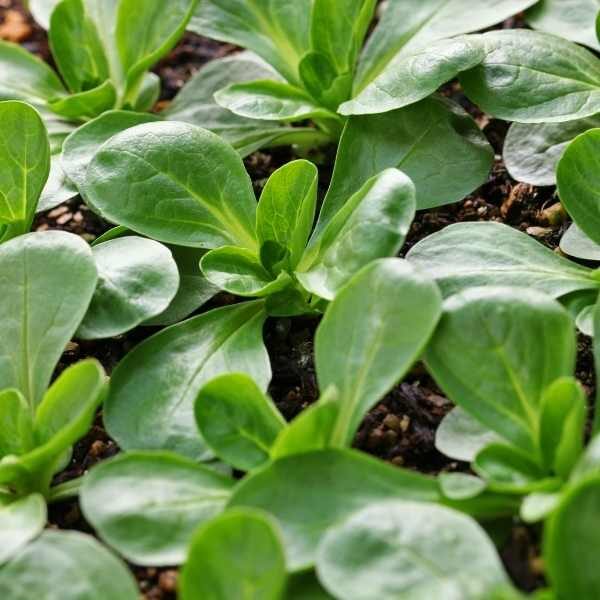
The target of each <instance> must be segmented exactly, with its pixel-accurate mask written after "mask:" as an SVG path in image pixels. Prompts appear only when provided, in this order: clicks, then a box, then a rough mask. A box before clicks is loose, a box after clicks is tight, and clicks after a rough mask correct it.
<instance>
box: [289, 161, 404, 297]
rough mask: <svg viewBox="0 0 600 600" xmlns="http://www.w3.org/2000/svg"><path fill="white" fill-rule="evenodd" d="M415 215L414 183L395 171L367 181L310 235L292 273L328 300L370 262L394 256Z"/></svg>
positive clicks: (308, 288) (310, 289) (402, 242)
mask: <svg viewBox="0 0 600 600" xmlns="http://www.w3.org/2000/svg"><path fill="white" fill-rule="evenodd" d="M414 216H415V187H414V185H413V183H412V181H411V180H410V179H409V178H408V177H407V176H406V175H405V174H404V173H402V172H401V171H398V170H397V169H386V170H385V171H383V172H382V173H380V174H379V175H377V176H375V177H372V178H371V179H369V180H368V181H367V182H366V183H365V184H364V185H363V186H362V187H361V188H360V189H359V190H358V191H357V192H356V193H355V194H354V195H352V196H351V197H350V198H348V200H347V202H346V203H345V204H344V205H343V206H341V207H340V209H339V211H338V212H337V214H336V215H334V216H333V217H332V218H331V220H329V222H328V223H327V226H326V227H324V228H323V230H322V232H321V233H319V234H315V235H314V236H313V238H312V239H311V242H310V246H309V249H308V250H307V252H306V254H305V255H304V257H303V259H302V260H301V261H300V264H299V265H298V270H297V272H296V277H297V278H298V280H299V281H300V283H301V284H302V285H303V286H304V288H305V289H307V290H308V291H310V292H311V293H313V294H316V295H318V296H320V297H321V298H325V299H326V300H332V299H333V298H334V297H335V295H336V293H337V292H338V290H339V289H340V288H341V287H342V286H343V285H344V284H345V283H347V281H348V280H349V279H350V278H351V277H352V276H353V275H354V274H355V273H356V272H357V271H359V270H360V269H361V268H363V267H364V266H365V265H368V264H369V263H370V262H372V261H373V260H376V259H379V258H384V257H388V256H395V255H396V254H397V253H398V251H399V250H400V248H401V247H402V244H404V240H405V238H406V235H407V234H408V230H409V229H410V226H411V224H412V220H413V218H414Z"/></svg>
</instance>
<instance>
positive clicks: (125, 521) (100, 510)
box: [80, 452, 234, 566]
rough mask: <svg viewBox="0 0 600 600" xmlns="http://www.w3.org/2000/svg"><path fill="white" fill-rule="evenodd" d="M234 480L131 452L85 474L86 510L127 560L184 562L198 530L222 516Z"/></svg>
mask: <svg viewBox="0 0 600 600" xmlns="http://www.w3.org/2000/svg"><path fill="white" fill-rule="evenodd" d="M233 483H234V482H233V480H231V479H230V478H228V477H225V476H224V475H221V474H219V473H216V472H215V471H213V470H211V469H208V468H207V467H203V466H201V465H198V464H196V463H195V462H193V461H191V460H188V459H185V458H183V457H181V456H177V455H175V454H170V453H166V452H129V453H125V454H122V455H120V456H118V457H116V458H114V459H112V460H110V461H106V462H103V463H101V464H100V465H99V466H97V467H95V468H94V469H92V470H91V471H90V473H89V474H88V475H86V478H85V481H84V483H83V486H82V488H81V492H80V496H81V508H82V510H83V512H84V514H85V517H86V519H87V520H88V521H89V522H90V523H91V525H92V526H93V527H94V528H95V529H96V531H97V532H98V534H99V535H100V537H101V538H102V539H103V540H105V541H106V542H107V543H108V544H110V545H111V546H112V547H113V548H115V549H116V550H117V551H118V552H119V553H120V554H122V555H123V556H125V557H126V558H127V559H128V560H130V561H132V562H134V563H136V564H140V565H154V566H166V565H176V564H180V563H182V562H183V561H184V560H185V555H186V550H187V547H188V545H189V542H190V540H191V538H192V534H193V533H194V530H195V529H196V527H197V526H198V525H199V524H201V523H203V522H204V521H208V520H209V519H211V518H212V517H214V516H215V515H217V514H219V513H220V512H221V510H222V509H223V507H224V506H225V503H226V502H227V499H228V498H229V495H230V493H231V489H232V487H233Z"/></svg>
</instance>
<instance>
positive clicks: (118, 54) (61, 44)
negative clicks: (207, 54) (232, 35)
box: [0, 0, 197, 121]
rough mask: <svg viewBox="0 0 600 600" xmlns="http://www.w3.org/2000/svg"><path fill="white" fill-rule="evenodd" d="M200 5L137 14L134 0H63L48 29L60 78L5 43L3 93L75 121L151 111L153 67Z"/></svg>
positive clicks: (179, 2) (193, 0)
mask: <svg viewBox="0 0 600 600" xmlns="http://www.w3.org/2000/svg"><path fill="white" fill-rule="evenodd" d="M196 4H197V0H176V1H175V2H172V3H170V4H169V7H168V10H166V5H164V4H163V3H161V2H155V1H152V2H147V3H145V5H144V11H143V13H141V14H140V13H139V10H138V8H139V7H138V4H137V2H136V1H135V0H114V1H110V2H102V3H98V2H94V1H91V0H61V1H60V2H58V3H57V4H56V6H55V7H54V8H53V10H52V13H51V16H50V26H49V30H48V38H49V42H50V47H51V50H52V53H53V58H54V61H55V63H56V66H57V68H58V72H59V74H60V77H59V74H57V73H55V72H54V71H53V70H52V69H51V68H50V67H49V66H47V65H46V64H45V63H43V62H42V61H41V60H39V59H38V58H36V57H35V56H33V55H32V54H29V53H28V52H27V51H26V50H24V49H22V48H20V47H19V46H17V45H14V44H11V43H8V42H2V43H1V44H0V58H1V63H2V65H3V69H2V75H1V77H0V95H1V96H2V97H4V98H9V99H10V98H18V99H20V100H25V101H27V102H31V103H32V104H34V105H36V106H41V107H43V108H45V109H46V110H48V111H50V112H51V113H53V114H55V115H57V116H59V117H63V118H65V119H67V120H74V121H80V120H86V119H89V118H92V117H96V116H98V115H99V114H101V113H103V112H104V111H106V110H110V109H113V108H120V107H126V108H129V109H134V110H135V109H138V110H149V109H150V108H151V106H152V104H153V103H154V102H155V100H156V98H157V96H158V89H159V87H158V86H159V81H158V78H157V76H156V75H153V74H150V73H148V69H149V68H150V67H151V66H152V65H153V64H155V63H156V62H157V61H158V60H160V58H162V57H163V56H164V55H165V54H166V53H168V52H169V51H170V50H171V48H172V47H173V46H174V45H175V44H176V42H177V41H178V40H179V38H180V36H181V35H182V34H183V32H184V30H185V28H186V25H187V23H188V21H189V19H190V17H191V15H192V13H193V11H194V9H195V7H196ZM61 79H62V80H61ZM63 82H64V84H63Z"/></svg>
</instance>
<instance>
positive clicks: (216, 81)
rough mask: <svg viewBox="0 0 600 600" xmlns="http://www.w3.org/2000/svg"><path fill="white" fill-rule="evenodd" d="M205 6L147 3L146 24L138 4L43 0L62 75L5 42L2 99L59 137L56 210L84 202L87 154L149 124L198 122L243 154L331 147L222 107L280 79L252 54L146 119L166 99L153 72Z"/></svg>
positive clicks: (216, 68) (215, 71) (203, 78)
mask: <svg viewBox="0 0 600 600" xmlns="http://www.w3.org/2000/svg"><path fill="white" fill-rule="evenodd" d="M196 4H197V0H177V1H176V2H171V3H169V4H168V5H167V4H165V3H164V2H160V1H153V2H148V3H144V12H143V18H141V17H140V15H139V14H138V13H139V8H140V7H139V6H138V2H137V0H110V1H107V2H98V1H97V0H61V1H60V2H56V1H48V0H44V1H37V2H35V1H34V2H33V3H32V5H31V8H32V9H33V10H34V13H35V14H36V16H39V18H40V19H41V20H42V21H43V22H46V20H47V21H48V25H49V32H48V35H49V40H50V48H51V50H52V53H53V57H54V62H55V64H56V66H57V67H58V71H59V74H57V73H55V72H54V71H53V70H52V68H51V67H50V66H48V65H46V64H45V63H43V62H42V61H41V60H40V59H38V58H37V57H35V56H33V55H32V54H29V53H28V52H27V51H26V50H24V49H23V48H21V47H20V46H17V45H14V44H10V43H8V42H0V64H1V65H2V69H0V71H1V72H0V98H2V99H19V100H24V101H26V102H29V103H31V104H33V105H35V106H36V108H38V110H39V111H40V112H41V113H42V114H43V116H44V120H45V121H46V124H47V126H48V128H49V129H50V131H51V136H52V145H51V148H52V171H51V178H50V181H49V183H48V185H47V189H46V192H45V195H46V196H47V197H48V203H50V202H52V203H53V204H54V205H56V204H59V203H60V202H62V201H64V200H67V199H69V198H71V197H73V196H75V195H76V194H77V192H78V187H79V184H80V183H81V182H80V181H79V180H78V178H77V168H78V166H80V165H81V164H82V163H83V162H85V160H86V152H87V154H89V153H90V152H91V154H93V151H95V149H97V148H98V147H99V146H100V145H101V144H102V143H103V142H104V141H106V140H107V139H108V138H110V137H111V136H112V135H113V134H114V133H116V132H118V131H121V130H122V129H124V128H126V127H131V126H133V125H137V124H139V123H144V122H146V121H153V120H156V119H177V120H184V121H192V122H194V123H197V124H200V125H203V126H204V127H207V128H209V129H211V130H214V131H215V132H216V133H219V134H220V135H224V136H225V137H226V139H228V141H230V142H231V143H233V144H234V145H235V146H236V147H237V148H239V150H240V152H241V153H242V154H244V155H245V154H248V153H250V152H252V151H253V150H254V149H256V147H258V146H263V145H274V144H275V145H276V144H278V143H282V144H289V143H300V144H303V143H308V144H309V145H318V144H319V143H322V137H323V136H322V135H320V134H319V133H318V132H316V131H315V130H314V128H306V127H303V128H298V129H297V131H296V130H295V131H293V132H291V131H290V128H288V127H282V126H280V124H278V123H273V122H259V121H255V120H249V119H244V118H241V117H237V116H235V115H233V114H232V113H231V112H230V111H227V110H224V109H221V108H220V107H219V106H218V105H217V104H215V102H214V101H213V98H212V96H213V94H214V92H215V91H217V90H218V89H220V88H222V87H223V86H225V85H228V84H230V83H232V82H243V81H246V80H248V79H256V78H261V77H271V76H273V74H274V72H273V70H272V69H271V68H270V67H269V66H268V65H267V64H266V63H264V62H263V61H262V60H260V59H258V57H257V56H254V55H251V54H250V53H245V54H243V55H239V56H234V57H232V58H226V59H220V60H216V61H213V64H211V65H208V66H207V67H206V68H205V69H202V70H201V71H200V72H198V73H197V74H196V75H195V76H194V77H192V79H191V80H190V81H189V82H188V84H187V85H186V86H184V88H183V89H182V90H181V92H180V94H179V95H178V96H177V98H176V99H175V101H174V102H173V103H172V105H171V106H169V108H168V109H167V110H166V111H164V112H163V113H161V114H160V116H157V115H152V114H150V113H149V112H147V111H150V110H151V109H152V108H153V106H154V105H155V102H156V100H157V99H158V96H159V91H160V80H159V78H158V76H157V75H156V74H154V73H150V72H148V70H149V68H150V67H152V66H153V65H154V64H155V63H156V62H158V60H159V59H160V58H162V57H163V56H165V55H166V54H167V53H168V52H169V51H170V50H171V48H172V47H173V46H174V45H175V44H176V43H177V41H178V40H179V38H180V37H181V35H182V34H183V32H184V30H185V28H186V25H187V23H188V21H189V18H190V16H191V14H192V12H193V10H194V7H195V6H196ZM59 75H60V76H59ZM63 82H64V84H66V87H65V85H64V84H63ZM96 118H98V123H95V121H96ZM90 120H92V122H93V123H94V125H92V126H91V127H89V128H86V129H85V131H84V132H81V134H79V131H78V129H79V127H80V126H81V125H82V124H85V123H86V122H88V121H90ZM73 132H74V133H75V135H73V136H72V137H71V138H70V143H69V151H70V152H69V154H68V155H67V156H65V157H63V156H62V149H63V143H64V142H65V139H66V138H67V137H68V136H69V135H71V134H72V133H73ZM92 144H94V146H93V148H91V145H92ZM88 159H89V156H88ZM48 206H50V204H48Z"/></svg>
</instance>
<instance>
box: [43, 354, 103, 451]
mask: <svg viewBox="0 0 600 600" xmlns="http://www.w3.org/2000/svg"><path fill="white" fill-rule="evenodd" d="M105 383H106V375H105V373H104V369H103V368H102V365H101V364H100V363H99V362H98V361H97V360H95V359H87V360H84V361H81V362H79V363H77V364H75V365H73V366H71V367H69V368H67V369H65V370H64V371H63V372H62V373H61V375H60V376H59V377H58V379H57V380H56V381H55V382H54V383H53V384H52V386H51V387H50V389H49V390H48V391H47V392H46V394H45V395H44V398H43V400H42V402H41V404H40V405H39V406H38V409H37V411H36V414H35V421H34V434H35V441H36V443H37V444H38V446H41V447H43V446H44V445H45V444H48V443H52V444H53V445H55V446H56V445H57V444H58V443H59V442H60V443H61V445H62V446H64V448H67V447H68V446H70V445H71V444H73V443H74V442H75V441H77V440H78V439H79V438H81V437H83V436H84V435H85V434H86V433H87V432H88V430H89V428H90V427H91V425H92V421H93V419H94V417H95V415H96V409H97V408H98V406H99V404H100V403H101V401H102V400H103V399H104V392H105V387H106V386H105ZM64 448H60V450H63V449H64Z"/></svg>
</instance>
